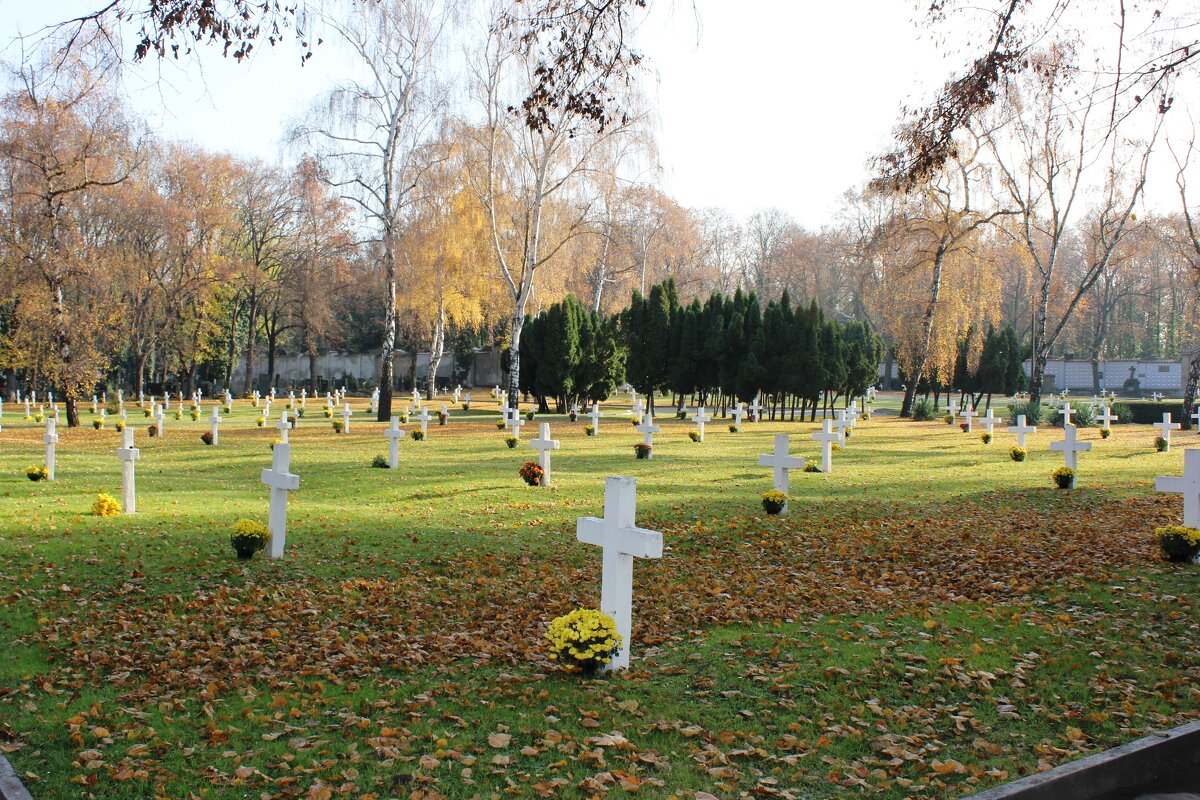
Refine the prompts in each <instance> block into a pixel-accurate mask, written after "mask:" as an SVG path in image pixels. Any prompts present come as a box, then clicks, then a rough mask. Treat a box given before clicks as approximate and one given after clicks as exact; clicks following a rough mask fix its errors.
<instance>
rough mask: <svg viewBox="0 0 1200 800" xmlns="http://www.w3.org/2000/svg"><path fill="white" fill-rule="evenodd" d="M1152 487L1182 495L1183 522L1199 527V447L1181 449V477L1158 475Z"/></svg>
mask: <svg viewBox="0 0 1200 800" xmlns="http://www.w3.org/2000/svg"><path fill="white" fill-rule="evenodd" d="M1154 488H1155V489H1156V490H1157V491H1160V492H1172V493H1177V494H1182V495H1183V524H1184V525H1186V526H1187V527H1189V528H1200V448H1195V447H1192V448H1188V449H1187V450H1184V451H1183V477H1182V478H1177V477H1159V478H1155V479H1154Z"/></svg>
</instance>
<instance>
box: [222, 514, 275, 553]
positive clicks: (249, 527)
mask: <svg viewBox="0 0 1200 800" xmlns="http://www.w3.org/2000/svg"><path fill="white" fill-rule="evenodd" d="M270 538H271V532H270V531H268V530H267V526H266V525H263V524H262V523H261V522H255V521H254V520H252V519H240V520H238V521H237V522H236V523H234V525H233V533H231V534H229V543H230V544H232V545H233V549H234V551H235V552H236V553H237V557H238V558H240V559H247V558H253V557H254V554H255V553H257V552H258V551H259V550H262V549H263V548H264V547H266V546H267V542H268V541H269V540H270Z"/></svg>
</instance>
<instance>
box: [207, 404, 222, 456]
mask: <svg viewBox="0 0 1200 800" xmlns="http://www.w3.org/2000/svg"><path fill="white" fill-rule="evenodd" d="M208 424H209V425H210V426H211V427H212V440H213V441H212V443H213V445H214V446H215V445H216V444H217V436H218V432H217V427H218V426H219V425H220V424H221V412H220V410H219V409H218V408H217V407H216V406H213V410H212V416H211V417H209V418H208Z"/></svg>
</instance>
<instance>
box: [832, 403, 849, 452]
mask: <svg viewBox="0 0 1200 800" xmlns="http://www.w3.org/2000/svg"><path fill="white" fill-rule="evenodd" d="M833 427H834V428H835V429H836V430H837V437H838V446H839V447H845V446H846V428H849V427H850V423H849V422H847V421H846V412H845V410H842V411H839V412H838V413H837V416H836V417H834V418H833Z"/></svg>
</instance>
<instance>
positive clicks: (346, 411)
mask: <svg viewBox="0 0 1200 800" xmlns="http://www.w3.org/2000/svg"><path fill="white" fill-rule="evenodd" d="M349 432H350V404H349V403H346V404H345V405H344V406H342V433H349Z"/></svg>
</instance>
